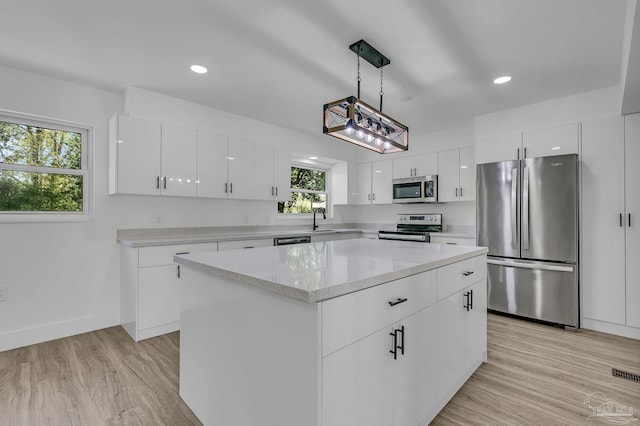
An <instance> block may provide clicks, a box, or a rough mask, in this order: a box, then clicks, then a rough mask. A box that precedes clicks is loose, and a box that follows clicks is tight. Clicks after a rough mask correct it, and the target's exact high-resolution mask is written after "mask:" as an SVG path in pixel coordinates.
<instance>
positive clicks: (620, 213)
mask: <svg viewBox="0 0 640 426" xmlns="http://www.w3.org/2000/svg"><path fill="white" fill-rule="evenodd" d="M623 226H624V225H622V213H620V228H622V227H623Z"/></svg>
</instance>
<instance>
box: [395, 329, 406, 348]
mask: <svg viewBox="0 0 640 426" xmlns="http://www.w3.org/2000/svg"><path fill="white" fill-rule="evenodd" d="M397 332H400V333H401V334H402V335H401V336H400V337H401V340H400V346H397V349H400V354H401V355H404V325H401V326H400V330H396V333H397Z"/></svg>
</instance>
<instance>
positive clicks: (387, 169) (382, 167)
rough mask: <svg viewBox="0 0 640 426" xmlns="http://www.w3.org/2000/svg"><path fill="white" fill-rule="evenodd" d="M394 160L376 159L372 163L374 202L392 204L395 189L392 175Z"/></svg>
mask: <svg viewBox="0 0 640 426" xmlns="http://www.w3.org/2000/svg"><path fill="white" fill-rule="evenodd" d="M392 170H393V162H392V160H382V161H374V162H373V163H371V173H372V174H371V176H372V178H371V192H372V193H373V195H372V198H373V200H372V201H373V204H391V202H392V199H393V189H392V187H391V179H392V178H391V176H392V175H393V172H392Z"/></svg>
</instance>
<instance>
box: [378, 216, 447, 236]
mask: <svg viewBox="0 0 640 426" xmlns="http://www.w3.org/2000/svg"><path fill="white" fill-rule="evenodd" d="M433 232H442V213H424V214H397V215H396V230H395V231H379V232H378V238H379V239H383V240H403V241H421V242H425V243H428V242H429V241H430V237H429V235H430V234H431V233H433Z"/></svg>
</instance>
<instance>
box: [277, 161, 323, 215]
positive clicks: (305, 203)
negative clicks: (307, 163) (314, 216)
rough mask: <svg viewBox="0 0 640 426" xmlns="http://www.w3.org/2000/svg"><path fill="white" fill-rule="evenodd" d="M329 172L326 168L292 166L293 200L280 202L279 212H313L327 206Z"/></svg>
mask: <svg viewBox="0 0 640 426" xmlns="http://www.w3.org/2000/svg"><path fill="white" fill-rule="evenodd" d="M327 195H328V193H327V172H326V171H325V170H319V169H310V168H305V167H299V166H291V201H287V202H279V203H278V213H285V214H304V213H313V209H315V208H319V207H324V208H326V207H327Z"/></svg>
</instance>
